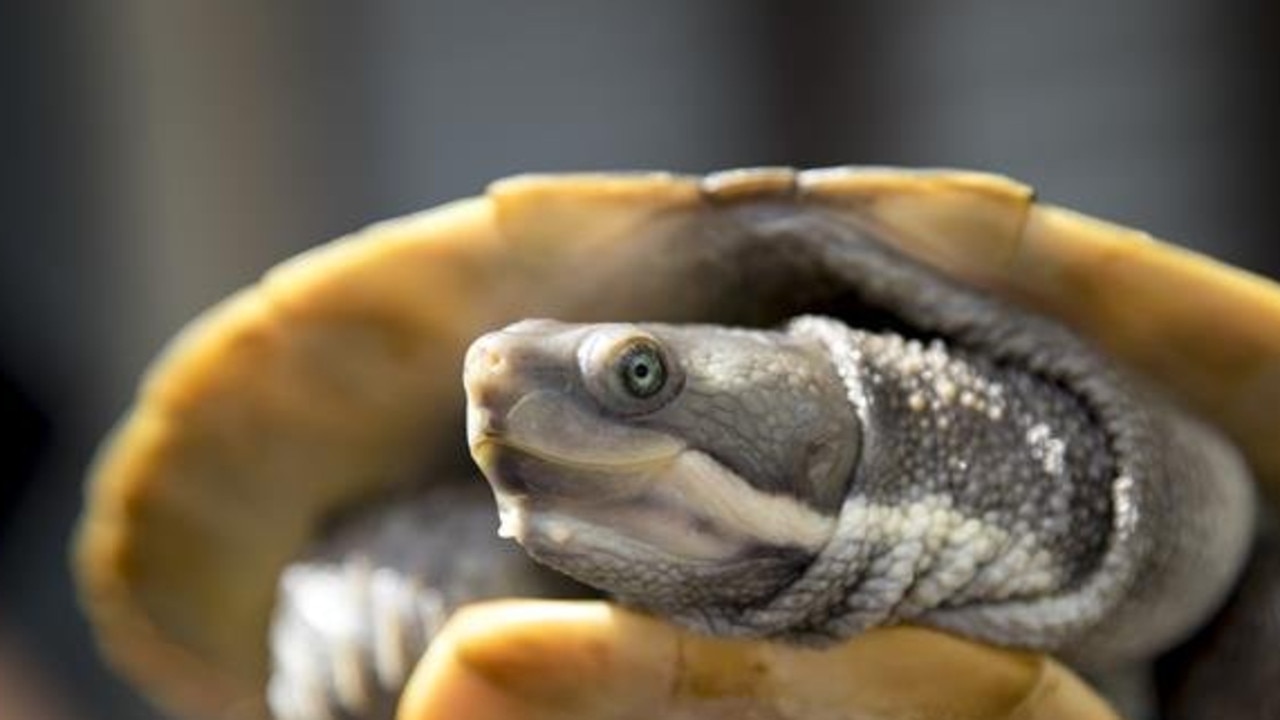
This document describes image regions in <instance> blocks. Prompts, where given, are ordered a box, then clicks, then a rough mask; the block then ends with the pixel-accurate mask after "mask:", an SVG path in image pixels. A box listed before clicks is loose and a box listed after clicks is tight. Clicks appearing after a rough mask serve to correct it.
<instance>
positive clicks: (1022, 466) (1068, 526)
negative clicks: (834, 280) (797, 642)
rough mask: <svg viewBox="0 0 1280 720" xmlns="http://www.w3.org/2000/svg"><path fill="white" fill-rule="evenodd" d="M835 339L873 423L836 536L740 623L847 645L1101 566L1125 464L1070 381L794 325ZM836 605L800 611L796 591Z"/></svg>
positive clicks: (853, 390) (1068, 580) (939, 347)
mask: <svg viewBox="0 0 1280 720" xmlns="http://www.w3.org/2000/svg"><path fill="white" fill-rule="evenodd" d="M790 332H791V333H792V334H795V335H798V336H803V337H808V338H813V339H816V340H817V341H819V342H821V343H822V344H823V345H824V346H825V347H826V348H827V350H828V352H829V353H830V357H831V359H832V362H833V363H835V364H836V366H837V368H838V370H839V372H840V375H841V377H842V378H843V379H844V381H845V386H846V388H847V391H848V396H849V401H850V402H851V403H852V404H853V406H854V407H855V408H856V410H857V413H858V415H859V417H860V419H861V420H862V427H863V442H862V452H861V454H860V458H859V462H858V466H857V470H856V473H855V475H854V478H853V480H852V483H851V487H850V490H849V494H848V497H847V499H846V501H845V503H844V506H843V508H842V509H841V511H840V517H839V519H838V521H837V527H836V531H835V535H834V537H833V539H832V541H831V542H830V543H829V544H828V546H827V548H826V549H825V550H824V551H823V552H822V553H821V554H820V555H819V557H818V558H817V560H816V561H815V562H814V563H813V564H812V565H811V566H810V567H809V568H808V570H807V571H806V572H805V573H804V574H803V575H802V576H801V577H800V578H799V579H798V580H797V581H796V582H795V583H794V584H793V585H792V586H790V587H788V588H787V589H785V590H783V591H782V592H781V593H779V595H778V596H777V597H776V598H774V600H773V601H771V602H770V603H768V604H767V605H766V606H765V607H762V608H757V609H755V610H750V611H747V612H745V613H743V615H742V617H741V618H740V619H739V620H740V621H741V622H742V623H743V624H744V625H745V626H747V627H752V626H754V625H756V624H757V623H760V627H753V629H752V632H760V633H762V634H781V635H784V636H795V635H799V636H804V635H805V634H807V633H812V634H814V635H817V636H824V635H826V636H841V635H847V634H849V633H851V632H856V631H857V630H860V629H862V628H865V627H868V626H871V625H875V624H880V623H884V622H888V621H893V620H900V619H908V618H912V617H919V616H922V615H925V614H927V613H930V612H932V611H944V610H945V609H946V608H949V607H956V606H962V605H967V604H971V603H985V602H992V603H995V602H1003V601H1006V600H1012V599H1018V598H1040V597H1045V596H1050V595H1054V594H1056V593H1059V592H1061V591H1063V590H1064V589H1067V588H1070V587H1071V586H1072V585H1074V584H1079V583H1080V582H1081V581H1082V580H1083V578H1084V577H1085V576H1086V575H1087V574H1088V573H1089V572H1090V571H1092V570H1093V569H1094V568H1096V567H1097V565H1098V563H1099V561H1100V558H1101V555H1102V553H1103V545H1104V544H1105V542H1106V540H1107V533H1106V529H1107V528H1108V526H1109V522H1110V518H1109V515H1110V507H1109V502H1110V495H1109V493H1110V485H1111V480H1112V477H1113V475H1114V468H1113V464H1112V462H1111V460H1110V454H1109V452H1108V450H1107V447H1106V438H1105V436H1104V433H1103V431H1102V430H1101V429H1100V428H1098V427H1097V426H1096V425H1095V424H1094V423H1092V422H1091V418H1090V416H1089V411H1088V409H1087V408H1086V407H1085V406H1084V405H1083V403H1082V402H1081V401H1080V400H1079V399H1078V398H1076V397H1075V396H1073V395H1071V394H1070V393H1068V392H1067V391H1064V390H1063V389H1062V388H1060V387H1059V386H1057V385H1055V384H1052V383H1049V382H1047V381H1045V380H1043V379H1040V378H1037V377H1035V376H1033V375H1031V374H1029V373H1020V372H1018V371H1016V370H1010V369H997V368H995V367H993V366H991V365H990V364H987V363H983V362H980V361H975V360H973V359H971V358H967V357H965V355H964V354H963V353H960V352H956V351H955V350H953V349H951V348H948V347H947V346H946V345H944V344H942V343H940V342H935V343H931V344H922V343H919V342H916V341H910V340H905V339H903V338H901V337H899V336H896V335H893V334H873V333H865V332H860V331H857V330H851V329H849V328H846V327H845V326H843V325H842V324H840V323H838V322H836V321H833V320H828V319H825V318H802V319H800V320H797V321H795V322H794V323H793V324H792V326H791V328H790ZM797 596H807V597H817V598H827V599H829V602H826V603H822V602H817V603H809V604H807V605H805V606H804V607H803V608H797V609H796V610H795V611H788V608H790V607H791V606H792V604H793V603H792V602H791V601H790V600H789V598H791V597H797Z"/></svg>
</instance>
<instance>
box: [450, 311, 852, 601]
mask: <svg viewBox="0 0 1280 720" xmlns="http://www.w3.org/2000/svg"><path fill="white" fill-rule="evenodd" d="M465 384H466V390H467V398H468V416H467V428H468V436H469V440H470V444H471V451H472V455H473V457H474V458H475V459H476V461H477V463H478V464H479V465H480V467H481V469H482V470H483V471H484V473H485V475H486V476H487V478H488V479H489V482H490V484H491V485H492V487H493V490H494V493H495V495H496V497H497V501H498V506H499V511H500V515H501V521H502V527H501V530H500V532H501V533H502V534H504V535H506V536H510V537H514V538H515V539H516V540H518V541H519V542H520V543H521V544H522V545H524V546H525V548H526V550H528V551H529V553H530V554H531V555H532V556H533V557H535V558H536V559H538V560H540V561H542V562H544V563H546V564H548V565H551V566H553V567H555V568H557V569H559V570H561V571H562V572H565V573H567V574H569V575H571V576H573V577H575V578H577V579H579V580H581V581H584V582H586V583H588V584H592V585H595V586H597V587H600V588H601V589H604V590H606V591H609V592H612V593H614V594H616V595H618V596H620V597H622V598H624V599H628V600H631V601H632V602H635V603H637V604H640V605H645V606H649V607H653V608H655V609H661V610H664V611H667V612H674V613H678V612H679V610H680V608H682V607H693V606H699V607H706V606H707V605H708V604H709V603H710V604H715V603H717V602H731V603H735V604H740V603H742V602H743V601H749V600H751V599H752V598H753V597H763V596H768V595H770V594H772V593H773V592H776V590H777V589H778V588H779V587H780V586H781V585H782V584H783V583H785V581H786V579H787V578H789V577H791V576H793V575H794V574H795V572H797V569H798V566H800V565H802V564H803V563H806V562H807V561H808V560H810V559H811V558H812V557H813V555H814V554H815V553H816V552H817V551H818V550H819V549H820V548H821V547H822V546H824V545H825V544H826V542H827V540H828V539H829V538H830V536H831V534H832V532H833V528H834V516H835V515H836V513H837V511H838V508H839V505H840V502H841V500H842V498H843V497H844V494H845V491H846V488H847V484H848V482H849V478H850V476H851V474H852V468H853V466H854V462H855V459H856V456H857V453H858V445H859V425H858V421H857V418H856V416H855V413H854V410H853V408H852V406H851V405H850V403H849V402H848V400H847V399H846V393H845V389H844V385H843V382H842V381H841V379H840V377H839V375H838V374H837V372H836V370H835V367H834V366H833V365H832V363H831V362H830V359H829V358H828V357H827V355H826V354H825V351H824V350H823V348H822V347H820V346H819V345H817V344H816V343H813V344H810V343H807V342H806V341H804V340H803V339H800V338H796V337H793V336H790V335H787V334H784V333H780V332H770V331H758V330H739V329H729V328H721V327H712V326H697V325H682V326H671V325H657V324H640V325H632V324H595V325H574V324H565V323H559V322H554V321H549V320H531V321H524V322H520V323H516V324H515V325H511V326H509V327H507V328H505V329H503V330H500V331H497V332H494V333H490V334H488V335H485V336H484V337H482V338H480V339H479V340H477V341H476V342H475V343H474V344H473V345H472V347H471V349H470V350H469V352H468V354H467V359H466V369H465Z"/></svg>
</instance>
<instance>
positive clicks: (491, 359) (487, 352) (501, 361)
mask: <svg viewBox="0 0 1280 720" xmlns="http://www.w3.org/2000/svg"><path fill="white" fill-rule="evenodd" d="M480 361H481V362H482V363H483V367H484V369H485V370H487V371H488V372H490V373H493V374H497V373H500V372H503V371H504V370H506V367H507V358H506V356H505V355H503V354H502V353H500V352H498V351H497V350H494V349H493V348H491V347H486V348H484V350H483V354H482V355H481V360H480Z"/></svg>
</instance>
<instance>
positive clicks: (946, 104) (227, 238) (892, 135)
mask: <svg viewBox="0 0 1280 720" xmlns="http://www.w3.org/2000/svg"><path fill="white" fill-rule="evenodd" d="M1264 8H1265V4H1263V3H1258V4H1256V7H1254V4H1249V3H1238V4H1229V3H1205V2H1171V1H1169V0H1141V1H1135V2H1127V3H1113V2H1108V1H1106V0H1090V1H1077V2H1073V3H1062V4H1054V5H1050V4H1043V3H1042V4H1031V3H1016V2H968V3H950V2H920V3H877V4H874V5H873V4H870V3H867V4H863V3H855V2H843V3H840V2H816V1H815V2H803V3H801V2H750V1H745V0H737V1H730V0H702V1H701V2H685V1H683V0H646V1H645V2H637V3H599V2H592V1H590V0H570V1H564V2H557V3H530V2H526V1H524V0H500V1H490V2H474V3H462V2H453V3H444V2H372V1H371V2H349V3H339V2H314V1H312V0H280V1H277V2H273V3H258V2H249V1H235V2H231V1H219V2H213V1H209V2H194V1H191V2H167V1H164V0H155V1H154V2H143V1H138V0H121V1H118V2H102V1H99V2H94V1H86V2H82V3H42V2H35V1H31V2H6V3H3V4H0V103H3V105H2V106H0V143H3V145H2V146H0V187H2V189H3V192H0V203H3V205H2V206H0V211H2V215H0V218H2V221H3V231H0V422H3V425H2V427H3V433H2V434H0V450H2V454H0V462H2V463H3V464H2V465H0V483H2V484H0V720H17V719H19V718H22V719H26V718H35V719H52V718H59V719H64V720H84V719H89V718H153V717H156V716H155V715H154V714H153V712H152V711H151V710H149V709H148V707H147V706H146V704H145V703H143V702H142V701H140V700H139V699H138V698H136V696H134V695H133V694H132V693H131V692H130V691H129V690H128V689H127V688H125V687H124V686H123V685H121V684H119V683H118V682H117V681H115V680H113V679H112V677H111V676H110V674H109V673H108V672H107V670H106V669H105V668H104V667H103V666H102V664H101V662H100V661H99V660H98V658H97V655H96V653H95V650H94V648H93V646H92V644H91V642H90V638H89V635H88V633H87V628H86V627H85V625H84V623H83V621H82V620H81V619H80V617H79V615H78V612H77V608H76V605H75V601H74V598H73V594H72V588H71V583H70V578H69V575H68V572H67V562H66V553H67V549H66V542H67V539H68V535H69V533H70V531H71V528H72V525H73V522H74V519H75V517H76V515H77V513H78V511H79V506H80V499H81V483H82V479H83V473H84V469H85V466H86V464H87V463H88V461H89V458H90V456H91V453H92V451H93V448H94V446H95V444H96V442H97V441H98V440H99V439H100V438H101V437H102V435H103V434H104V433H105V432H106V431H107V429H108V428H109V427H110V425H111V423H112V422H113V420H114V419H115V418H116V417H118V416H119V415H120V413H121V412H122V411H123V410H124V409H125V407H126V406H127V403H128V402H129V399H130V396H131V393H132V392H133V389H134V387H135V384H136V382H137V379H138V375H139V373H140V372H141V370H142V369H143V368H144V367H145V365H146V363H147V361H148V359H149V358H151V357H152V356H153V355H154V354H155V353H156V352H157V351H158V350H159V349H160V347H161V345H162V344H163V342H164V341H165V340H166V339H167V338H168V337H169V336H171V335H172V334H173V333H174V332H175V331H176V330H177V329H178V328H179V327H180V326H181V325H182V324H183V323H184V322H185V321H186V320H188V319H189V318H191V317H192V316H193V315H195V314H196V313H197V312H199V311H200V310H201V309H202V308H204V307H206V306H208V305H209V304H210V303H212V302H214V301H216V300H218V299H219V298H221V297H223V296H224V295H226V294H227V293H229V292H230V291H231V290H233V289H235V288H237V287H239V286H241V285H244V284H246V283H249V282H252V281H253V279H254V278H255V277H256V276H258V275H259V274H260V273H261V272H262V271H263V270H264V269H266V268H267V267H269V266H270V265H272V264H273V263H275V262H277V261H279V260H281V259H283V258H285V257H288V256H289V255H292V254H294V253H296V252H298V251H300V250H302V249H304V248H307V247H309V246H311V245H314V244H316V243H318V242H321V241H324V240H326V239H329V238H333V237H336V236H338V235H340V234H343V233H346V232H348V231H351V230H353V229H356V228H358V227H360V226H362V225H364V224H367V223H369V222H371V221H374V220H377V219H380V218H386V217H390V216H394V215H399V214H403V213H406V212H410V211H413V210H417V209H420V208H424V207H427V206H430V205H433V204H436V203H439V202H442V201H445V200H448V199H452V198H456V197H459V196H463V195H468V194H473V193H476V192H477V191H479V190H481V189H482V188H483V186H484V184H485V183H486V182H487V181H489V180H491V179H494V178H497V177H501V176H503V175H506V174H509V173H514V172H519V171H526V170H559V169H608V168H660V169H670V170H685V171H693V172H701V171H707V170H712V169H716V168H724V167H731V166H739V165H755V164H773V163H784V164H793V165H803V166H809V165H830V164H841V163H880V164H906V165H935V166H936V165H948V166H962V167H972V168H979V169H985V170H992V171H997V172H1002V173H1007V174H1010V175H1012V176H1014V177H1016V178H1019V179H1021V180H1023V181H1026V182H1028V183H1030V184H1032V185H1034V186H1036V187H1037V188H1038V189H1039V190H1040V192H1041V196H1042V197H1043V198H1046V199H1048V200H1050V201H1053V202H1056V203H1061V204H1066V205H1069V206H1072V207H1075V208H1078V209H1081V210H1084V211H1087V212H1090V213H1094V214H1098V215H1102V216H1104V217H1108V218H1111V219H1114V220H1118V221H1121V222H1124V223H1128V224H1132V225H1136V226H1139V227H1142V228H1145V229H1148V230H1150V231H1152V232H1154V233H1156V234H1158V235H1160V236H1163V237H1166V238H1169V239H1171V240H1175V241H1178V242H1182V243H1185V244H1187V245H1190V246H1193V247H1196V248H1199V249H1202V250H1205V251H1207V252H1210V253H1213V254H1215V255H1218V256H1220V257H1223V258H1225V259H1227V260H1229V261H1231V262H1234V263H1236V264H1239V265H1242V266H1245V267H1248V268H1251V269H1253V270H1255V271H1258V272H1261V273H1265V274H1269V275H1271V276H1273V277H1275V276H1277V275H1280V244H1277V242H1276V238H1275V230H1274V228H1275V218H1274V217H1272V216H1271V215H1270V213H1271V212H1274V211H1275V208H1276V205H1277V203H1276V192H1277V190H1278V189H1280V188H1278V183H1277V181H1276V164H1277V161H1280V140H1277V132H1276V129H1277V127H1280V123H1278V122H1277V120H1280V113H1278V112H1277V109H1276V108H1277V103H1276V101H1277V99H1280V83H1278V82H1277V77H1278V73H1277V69H1278V68H1280V42H1277V41H1280V33H1278V32H1277V31H1278V30H1280V26H1278V25H1277V22H1276V20H1277V17H1276V11H1275V10H1267V9H1264Z"/></svg>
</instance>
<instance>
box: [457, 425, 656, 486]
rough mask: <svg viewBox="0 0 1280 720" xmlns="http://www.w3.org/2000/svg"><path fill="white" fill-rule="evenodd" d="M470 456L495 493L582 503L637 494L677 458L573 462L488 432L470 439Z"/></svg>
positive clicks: (483, 431) (544, 450) (505, 436)
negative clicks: (640, 488) (640, 486)
mask: <svg viewBox="0 0 1280 720" xmlns="http://www.w3.org/2000/svg"><path fill="white" fill-rule="evenodd" d="M471 456H472V458H473V459H474V460H475V462H476V465H478V466H479V467H480V470H481V472H482V473H484V476H485V478H486V479H487V480H488V481H489V484H490V485H491V486H492V487H493V489H494V491H495V492H497V493H502V494H508V495H517V496H531V495H536V496H539V497H544V498H573V499H578V500H599V501H601V502H605V501H609V500H616V499H618V498H623V497H627V496H629V495H632V494H634V493H635V491H636V490H637V489H638V487H637V486H638V485H642V484H643V483H644V480H645V479H647V478H649V477H652V476H653V475H655V474H656V473H660V472H661V471H662V470H663V469H664V468H666V467H667V466H668V465H670V463H671V462H672V461H673V460H674V459H675V458H676V455H674V454H665V453H664V454H660V455H655V456H652V457H646V456H640V457H620V458H617V459H616V460H615V459H609V460H603V459H600V458H598V457H592V458H591V459H589V460H588V459H584V458H574V457H567V456H564V455H560V454H557V453H554V452H549V451H547V450H546V449H543V448H537V447H533V446H530V445H528V444H526V443H521V442H519V441H516V440H513V439H512V438H511V437H510V436H508V435H503V434H500V433H499V432H497V431H496V430H490V429H485V430H481V431H479V432H477V433H475V434H474V435H473V437H472V439H471Z"/></svg>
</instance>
